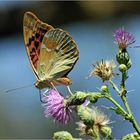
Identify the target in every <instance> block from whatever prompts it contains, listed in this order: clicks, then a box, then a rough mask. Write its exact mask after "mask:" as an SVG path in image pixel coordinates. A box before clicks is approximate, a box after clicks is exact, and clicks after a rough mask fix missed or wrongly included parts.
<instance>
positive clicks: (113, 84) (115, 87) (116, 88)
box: [109, 80, 121, 95]
mask: <svg viewBox="0 0 140 140" xmlns="http://www.w3.org/2000/svg"><path fill="white" fill-rule="evenodd" d="M109 82H110V84H111V85H112V87H113V88H114V89H115V90H116V91H117V93H118V94H119V95H121V93H120V90H119V88H118V87H117V85H116V84H115V83H114V82H113V81H112V80H110V81H109Z"/></svg>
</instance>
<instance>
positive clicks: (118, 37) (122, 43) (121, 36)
mask: <svg viewBox="0 0 140 140" xmlns="http://www.w3.org/2000/svg"><path fill="white" fill-rule="evenodd" d="M113 36H114V39H115V42H116V43H117V44H118V45H119V48H121V49H125V48H126V47H127V46H128V45H130V44H132V43H134V42H135V38H134V36H133V35H132V34H131V33H130V32H126V31H125V30H124V28H119V29H117V30H116V31H115V33H114V34H113Z"/></svg>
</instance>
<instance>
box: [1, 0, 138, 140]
mask: <svg viewBox="0 0 140 140" xmlns="http://www.w3.org/2000/svg"><path fill="white" fill-rule="evenodd" d="M26 11H31V12H33V13H35V14H36V15H37V16H38V17H39V18H40V19H41V20H43V21H44V22H47V23H49V24H51V25H52V26H54V27H59V28H62V29H63V30H66V31H68V32H69V33H70V34H71V35H72V37H73V39H74V40H75V42H76V44H77V45H78V48H79V51H80V59H79V61H78V62H77V63H76V65H75V67H74V69H73V70H72V71H71V73H70V74H69V76H70V77H71V78H72V80H73V85H72V86H71V89H72V91H75V90H83V91H92V90H93V91H98V88H100V86H101V85H102V82H101V81H100V80H99V79H97V78H89V79H86V77H87V76H88V75H89V72H90V71H91V69H92V64H93V63H95V62H96V61H97V60H101V59H115V54H116V51H117V46H116V45H115V44H114V40H113V36H112V34H113V32H114V31H115V30H116V29H117V28H119V27H124V28H125V29H126V30H128V31H130V32H132V33H133V34H134V36H135V38H136V43H135V45H140V2H138V1H137V2H130V1H129V2H121V1H120V2H115V1H108V2H106V1H104V2H94V1H89V2H84V1H68V2H66V1H65V2H64V1H55V2H53V1H48V2H47V1H46V2H45V1H44V2H37V1H35V2H33V1H30V2H29V1H11V2H10V1H0V64H1V67H0V89H1V92H0V138H1V139H6V138H7V139H16V138H17V139H18V138H22V139H27V138H28V139H31V138H33V139H41V138H42V139H43V138H45V139H49V138H52V135H53V133H54V132H55V131H59V130H68V131H69V132H71V133H72V135H73V136H74V137H78V131H77V130H75V128H76V127H77V126H76V124H75V121H78V119H77V116H76V115H73V116H72V119H71V120H72V121H71V123H69V124H67V125H62V124H60V123H57V122H55V123H54V121H53V119H52V118H48V119H46V118H45V117H44V115H43V108H42V106H41V102H40V100H39V94H38V90H37V89H36V88H35V87H34V86H31V87H29V88H23V89H20V90H16V91H13V92H9V93H5V92H3V90H8V89H12V88H17V87H22V86H26V85H33V84H34V83H35V81H36V78H35V76H34V74H33V72H32V69H31V66H30V63H29V60H28V57H27V54H26V50H25V47H24V41H23V33H22V29H23V27H22V26H23V23H22V21H23V15H24V13H25V12H26ZM128 51H129V53H130V55H131V58H132V61H133V67H132V68H131V69H130V71H129V74H130V75H131V78H130V79H129V80H128V81H127V88H128V90H133V89H134V90H135V91H134V92H131V93H129V95H128V101H129V103H130V106H131V108H132V110H133V114H134V115H135V118H136V120H137V121H138V123H139V124H140V110H139V106H140V102H139V96H140V95H139V93H140V88H139V80H140V63H139V60H140V55H139V54H140V49H139V48H138V49H132V48H129V49H128ZM114 81H115V82H119V81H120V78H119V77H116V79H114ZM58 89H59V90H60V91H61V92H62V94H68V92H67V90H66V88H65V87H59V88H58ZM112 91H113V90H112ZM113 96H114V97H116V99H117V100H118V101H120V99H119V97H118V96H117V95H116V93H113ZM96 105H98V106H101V107H102V106H110V105H112V104H111V103H109V102H108V101H107V100H105V99H103V100H99V102H98V103H96ZM105 111H106V110H105ZM106 113H107V114H108V115H109V116H110V119H111V121H112V122H115V123H112V124H111V126H112V130H113V137H114V138H120V137H122V136H123V135H125V134H127V133H130V132H133V131H134V130H133V127H132V126H131V125H130V124H129V123H128V122H127V121H124V120H123V119H122V117H120V116H116V115H115V113H114V112H112V111H106ZM85 138H86V137H85Z"/></svg>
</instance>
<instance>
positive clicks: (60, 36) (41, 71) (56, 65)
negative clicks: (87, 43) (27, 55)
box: [37, 29, 79, 81]
mask: <svg viewBox="0 0 140 140" xmlns="http://www.w3.org/2000/svg"><path fill="white" fill-rule="evenodd" d="M78 58H79V51H78V49H77V45H76V43H75V42H74V40H73V39H72V37H71V36H70V35H69V34H68V33H67V32H65V31H63V30H61V29H53V30H49V31H48V32H47V33H46V34H45V36H44V38H43V42H42V48H41V51H40V57H39V65H38V67H37V71H38V75H39V77H41V78H42V80H44V79H43V78H45V79H48V80H49V81H52V80H54V79H57V78H60V77H63V76H66V75H67V74H68V73H69V72H70V70H71V69H72V68H73V66H74V64H75V63H76V61H77V60H78Z"/></svg>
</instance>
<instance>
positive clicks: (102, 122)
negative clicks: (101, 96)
mask: <svg viewBox="0 0 140 140" xmlns="http://www.w3.org/2000/svg"><path fill="white" fill-rule="evenodd" d="M89 113H91V116H92V123H91V124H88V125H87V124H85V122H84V121H83V120H82V121H80V122H77V125H78V130H80V134H81V135H90V136H94V134H95V132H98V133H100V134H101V135H103V136H110V135H111V128H110V127H109V124H110V119H109V118H108V116H107V115H106V114H104V113H103V112H102V111H100V110H99V109H98V108H97V107H94V108H93V110H92V111H91V109H90V112H89ZM83 114H84V112H83ZM95 129H96V130H95ZM105 130H107V131H105Z"/></svg>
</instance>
